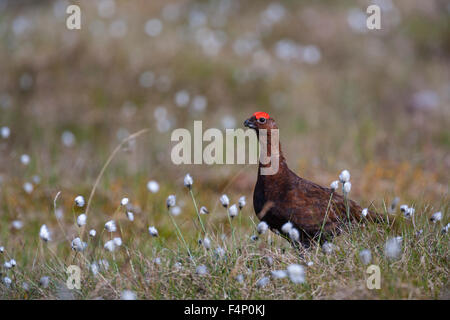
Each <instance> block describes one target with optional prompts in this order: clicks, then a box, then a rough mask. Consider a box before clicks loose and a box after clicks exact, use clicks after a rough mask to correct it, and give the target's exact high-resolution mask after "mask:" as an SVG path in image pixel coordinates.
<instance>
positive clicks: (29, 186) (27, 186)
mask: <svg viewBox="0 0 450 320" xmlns="http://www.w3.org/2000/svg"><path fill="white" fill-rule="evenodd" d="M23 190H24V191H25V192H26V193H28V194H30V193H32V192H33V190H34V187H33V184H32V183H31V182H25V183H24V184H23Z"/></svg>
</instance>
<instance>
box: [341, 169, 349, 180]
mask: <svg viewBox="0 0 450 320" xmlns="http://www.w3.org/2000/svg"><path fill="white" fill-rule="evenodd" d="M339 180H340V181H341V182H342V183H345V182H349V181H350V172H348V170H344V171H342V172H341V174H340V175H339Z"/></svg>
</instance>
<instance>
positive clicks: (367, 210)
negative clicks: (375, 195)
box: [361, 208, 369, 217]
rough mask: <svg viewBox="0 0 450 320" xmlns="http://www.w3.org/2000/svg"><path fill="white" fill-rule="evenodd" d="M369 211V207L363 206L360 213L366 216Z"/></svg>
mask: <svg viewBox="0 0 450 320" xmlns="http://www.w3.org/2000/svg"><path fill="white" fill-rule="evenodd" d="M368 213H369V209H367V208H364V209H363V210H362V212H361V214H362V215H363V216H364V217H367V214H368Z"/></svg>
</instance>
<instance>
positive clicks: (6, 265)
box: [3, 261, 12, 269]
mask: <svg viewBox="0 0 450 320" xmlns="http://www.w3.org/2000/svg"><path fill="white" fill-rule="evenodd" d="M3 267H5V269H11V268H12V265H11V262H9V261H5V263H4V264H3Z"/></svg>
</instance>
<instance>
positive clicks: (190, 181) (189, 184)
mask: <svg viewBox="0 0 450 320" xmlns="http://www.w3.org/2000/svg"><path fill="white" fill-rule="evenodd" d="M193 183H194V179H192V177H191V175H190V174H189V173H188V174H187V175H185V176H184V186H185V187H188V188H189V189H190V188H191V187H192V184H193Z"/></svg>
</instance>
